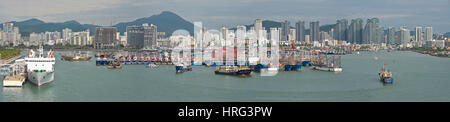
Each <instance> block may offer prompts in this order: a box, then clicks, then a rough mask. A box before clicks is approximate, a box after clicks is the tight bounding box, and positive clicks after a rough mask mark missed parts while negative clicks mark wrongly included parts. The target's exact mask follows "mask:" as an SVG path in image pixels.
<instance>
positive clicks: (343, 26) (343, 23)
mask: <svg viewBox="0 0 450 122" xmlns="http://www.w3.org/2000/svg"><path fill="white" fill-rule="evenodd" d="M347 25H348V21H347V20H346V19H341V20H337V21H336V27H335V28H336V30H335V32H336V34H335V35H334V39H336V40H339V41H346V40H347Z"/></svg>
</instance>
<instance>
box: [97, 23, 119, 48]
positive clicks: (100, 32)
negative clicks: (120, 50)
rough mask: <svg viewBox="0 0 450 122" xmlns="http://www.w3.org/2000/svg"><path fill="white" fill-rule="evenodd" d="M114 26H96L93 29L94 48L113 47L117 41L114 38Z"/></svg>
mask: <svg viewBox="0 0 450 122" xmlns="http://www.w3.org/2000/svg"><path fill="white" fill-rule="evenodd" d="M116 34H117V28H116V27H97V28H96V30H95V37H94V39H95V41H94V48H96V49H106V48H113V47H114V46H116V44H117V43H118V42H117V40H116V36H117V35H116Z"/></svg>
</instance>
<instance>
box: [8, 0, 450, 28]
mask: <svg viewBox="0 0 450 122" xmlns="http://www.w3.org/2000/svg"><path fill="white" fill-rule="evenodd" d="M2 3H4V4H2V5H0V10H1V12H0V22H1V23H4V22H7V21H21V20H27V19H31V18H38V19H41V20H44V21H46V22H63V21H68V20H77V21H79V22H80V23H83V24H91V23H92V22H95V23H97V24H99V25H104V26H105V25H109V24H110V22H111V21H112V22H113V24H116V23H118V22H124V21H132V20H135V19H138V18H142V17H148V16H151V15H155V14H158V13H160V12H162V11H172V12H174V13H177V14H178V15H180V16H182V17H183V18H185V19H186V20H188V21H190V22H194V21H202V22H203V23H204V24H205V26H208V27H210V28H217V29H218V28H220V27H221V26H228V27H235V26H237V25H247V24H249V23H253V21H254V20H255V19H257V18H260V19H263V20H274V21H278V22H282V21H284V20H288V21H290V22H291V23H290V25H291V26H295V22H297V21H299V20H302V21H306V22H307V23H308V22H309V21H317V20H318V21H320V22H321V23H322V24H321V25H325V24H334V23H335V22H336V20H340V19H347V20H351V19H356V18H361V19H363V20H367V19H369V18H374V17H377V18H379V19H380V20H381V22H380V24H381V26H383V27H389V26H393V27H400V26H406V27H408V28H409V29H411V30H412V29H413V28H414V27H416V26H433V27H434V28H433V31H434V32H436V33H445V32H450V29H449V28H450V23H448V22H447V20H448V15H449V11H450V10H449V8H448V7H447V6H448V5H449V4H450V2H449V1H448V0H436V1H433V2H429V1H405V0H396V1H384V0H382V1H355V0H345V1H334V0H302V1H290V0H283V1H253V0H246V1H211V2H209V1H208V2H206V1H203V0H194V1H176V0H173V1H168V2H164V1H141V0H132V1H126V2H123V1H115V0H111V1H110V0H108V1H95V2H92V1H89V2H86V1H85V2H83V1H79V2H71V1H54V0H46V1H44V2H42V1H39V3H36V2H35V1H4V2H3V1H2ZM137 3H139V4H137ZM275 3H285V4H283V5H278V4H275ZM17 6H22V7H17ZM70 6H75V7H70ZM79 6H84V7H81V8H80V7H79ZM258 6H264V7H258ZM294 6H297V7H294ZM298 6H300V7H298ZM302 6H303V7H302ZM346 6H352V7H346ZM268 8H269V9H268ZM32 10H39V11H32ZM364 23H366V22H365V21H364ZM307 25H308V24H307ZM307 28H309V27H307Z"/></svg>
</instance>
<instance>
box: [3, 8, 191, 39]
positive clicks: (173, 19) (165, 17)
mask: <svg viewBox="0 0 450 122" xmlns="http://www.w3.org/2000/svg"><path fill="white" fill-rule="evenodd" d="M11 23H14V26H15V27H19V31H20V33H21V34H22V36H29V34H30V33H32V32H36V33H39V32H46V31H48V32H54V31H59V32H61V31H62V30H63V29H65V28H70V29H72V31H73V32H77V31H84V30H87V29H89V30H90V32H91V34H92V33H93V32H94V29H95V27H101V26H99V25H92V24H80V23H79V22H78V21H75V20H70V21H66V22H56V23H53V22H48V23H46V22H44V21H42V20H39V19H36V18H32V19H29V20H25V21H21V22H16V21H12V22H11ZM144 23H147V24H154V25H156V26H157V27H158V32H165V33H166V35H169V36H170V35H171V34H172V33H173V32H174V31H175V30H178V29H185V30H187V31H189V32H190V34H191V35H193V33H194V24H192V23H191V22H189V21H186V20H184V19H183V18H182V17H180V16H178V15H176V14H175V13H172V12H169V11H164V12H161V13H160V14H158V15H153V16H150V17H145V18H139V19H136V20H134V21H131V22H121V23H118V24H116V25H113V27H117V29H118V32H120V33H121V34H123V32H126V29H127V26H131V25H138V26H139V25H142V24H144ZM2 26H3V25H2V24H0V27H1V28H3V27H2Z"/></svg>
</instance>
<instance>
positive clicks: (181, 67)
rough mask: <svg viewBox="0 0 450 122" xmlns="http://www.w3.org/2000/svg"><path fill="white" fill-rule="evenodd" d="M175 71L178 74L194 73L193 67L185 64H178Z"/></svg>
mask: <svg viewBox="0 0 450 122" xmlns="http://www.w3.org/2000/svg"><path fill="white" fill-rule="evenodd" d="M175 70H176V72H177V73H182V72H187V71H192V67H191V66H188V65H185V64H177V65H176V66H175Z"/></svg>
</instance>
